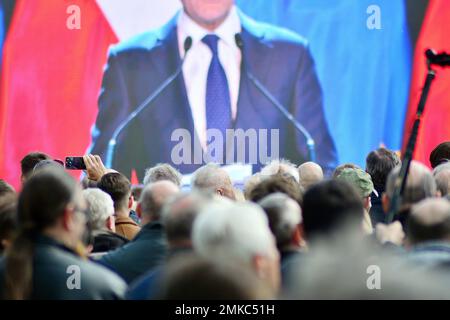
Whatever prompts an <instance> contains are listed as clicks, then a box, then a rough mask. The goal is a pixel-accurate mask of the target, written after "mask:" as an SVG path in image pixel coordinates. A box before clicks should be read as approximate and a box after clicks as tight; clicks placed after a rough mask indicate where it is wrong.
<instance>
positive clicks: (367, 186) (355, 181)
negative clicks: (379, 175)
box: [336, 168, 373, 198]
mask: <svg viewBox="0 0 450 320" xmlns="http://www.w3.org/2000/svg"><path fill="white" fill-rule="evenodd" d="M336 179H338V180H344V181H346V182H348V183H350V184H351V185H352V186H354V187H355V188H356V190H357V191H358V194H359V195H360V196H361V198H365V197H368V196H370V194H371V193H372V192H373V182H372V178H371V177H370V175H369V174H368V173H367V172H365V171H363V170H361V169H359V168H346V169H344V170H342V172H341V173H340V174H339V175H338V176H337V177H336Z"/></svg>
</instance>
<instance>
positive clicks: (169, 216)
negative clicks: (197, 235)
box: [161, 192, 220, 248]
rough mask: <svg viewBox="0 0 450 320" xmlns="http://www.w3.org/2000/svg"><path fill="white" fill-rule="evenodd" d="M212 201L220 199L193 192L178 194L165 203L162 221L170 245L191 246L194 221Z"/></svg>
mask: <svg viewBox="0 0 450 320" xmlns="http://www.w3.org/2000/svg"><path fill="white" fill-rule="evenodd" d="M212 201H220V200H218V199H217V197H213V195H212V194H208V193H200V192H191V193H181V194H179V195H176V196H174V197H173V198H172V199H170V200H169V201H168V202H167V203H166V204H165V205H164V207H163V209H162V211H161V222H162V224H163V225H164V230H165V233H166V237H167V241H168V243H169V246H170V247H172V248H174V247H181V246H183V247H186V246H189V247H190V246H191V234H192V227H193V225H194V221H195V219H196V218H197V216H198V215H199V213H200V212H201V211H202V210H203V209H204V208H205V206H206V205H207V204H209V203H211V202H212Z"/></svg>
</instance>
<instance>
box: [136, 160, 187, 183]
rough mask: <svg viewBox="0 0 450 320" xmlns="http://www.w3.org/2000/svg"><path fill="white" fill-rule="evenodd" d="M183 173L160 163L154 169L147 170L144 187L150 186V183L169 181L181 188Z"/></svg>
mask: <svg viewBox="0 0 450 320" xmlns="http://www.w3.org/2000/svg"><path fill="white" fill-rule="evenodd" d="M181 179H182V175H181V173H180V172H179V171H178V170H177V169H175V168H174V167H172V166H171V165H170V164H167V163H159V164H157V165H156V166H154V167H151V168H149V169H147V170H146V172H145V177H144V185H148V184H149V183H153V182H157V181H161V180H168V181H171V182H173V183H174V184H175V185H177V186H178V187H179V186H181Z"/></svg>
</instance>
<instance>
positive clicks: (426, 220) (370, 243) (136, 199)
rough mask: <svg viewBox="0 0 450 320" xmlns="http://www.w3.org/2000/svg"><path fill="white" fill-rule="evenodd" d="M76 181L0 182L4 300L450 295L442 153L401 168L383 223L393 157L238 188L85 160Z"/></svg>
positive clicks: (27, 172) (31, 168) (253, 180)
mask: <svg viewBox="0 0 450 320" xmlns="http://www.w3.org/2000/svg"><path fill="white" fill-rule="evenodd" d="M83 159H84V162H85V165H86V171H85V177H84V178H83V180H82V181H81V182H79V181H77V180H76V179H74V178H73V177H72V176H71V175H70V174H68V173H67V171H66V170H65V168H64V166H63V164H61V163H60V162H59V161H55V160H53V159H52V158H51V157H50V156H49V155H47V154H45V153H41V152H34V153H30V154H28V155H26V156H25V157H24V158H23V160H22V162H21V170H22V181H21V182H22V186H21V188H20V192H16V191H15V190H14V188H13V187H11V186H10V185H9V184H8V183H7V182H6V181H4V180H0V297H1V298H2V299H130V300H141V299H278V298H285V299H315V298H325V299H335V298H344V299H360V298H367V299H372V298H374V299H377V298H381V299H399V298H400V299H401V298H406V299H416V298H443V299H448V298H450V289H448V288H450V287H449V286H448V285H447V283H448V282H449V281H450V202H449V200H450V195H449V193H450V142H444V143H442V144H440V145H439V146H437V147H436V148H435V150H434V151H433V152H432V154H431V155H430V163H431V165H432V167H433V170H431V169H429V168H428V167H427V166H425V165H423V164H421V163H419V162H415V161H413V162H412V163H411V166H410V168H409V172H408V178H407V180H406V185H405V188H404V192H403V194H402V201H401V206H400V209H399V211H398V212H397V213H396V215H395V216H394V221H388V220H387V216H388V215H387V212H388V211H389V209H390V206H391V201H392V199H393V195H394V191H395V188H396V181H397V178H398V176H399V172H400V165H401V162H400V159H399V156H398V155H397V154H396V153H395V152H393V151H391V150H388V149H385V148H379V149H377V150H374V151H372V152H370V153H369V154H368V155H367V158H366V166H365V168H360V167H359V166H357V165H355V164H352V163H345V164H342V165H340V166H338V167H337V168H336V169H335V170H334V172H333V174H332V176H329V177H328V176H325V175H324V173H323V171H322V168H321V167H320V166H319V165H318V164H316V163H312V162H306V163H303V164H301V165H300V166H298V165H295V164H293V163H291V162H289V161H286V160H277V161H272V162H270V163H268V164H267V165H266V166H265V167H264V168H263V169H262V170H261V171H260V172H258V173H255V174H254V175H252V176H251V177H249V178H248V179H247V181H246V183H245V185H244V187H243V190H239V189H237V188H236V187H235V186H234V184H233V181H232V180H231V178H230V176H229V175H228V173H227V172H226V171H225V170H224V169H223V168H221V167H220V166H218V165H216V164H213V163H209V164H206V165H204V166H203V167H201V168H200V169H198V170H197V171H196V172H194V173H193V174H192V178H191V183H190V186H189V187H188V188H186V187H185V186H183V185H182V175H181V174H180V172H178V171H177V170H176V169H175V168H173V167H172V166H170V165H169V164H158V165H156V166H154V167H151V168H149V169H148V170H147V171H146V175H145V178H144V180H143V184H142V185H132V184H131V183H130V181H129V179H128V178H127V177H126V176H125V175H123V174H121V173H119V172H117V171H115V170H112V169H107V168H105V166H104V165H103V163H102V160H101V159H100V157H99V156H95V155H86V156H84V157H83Z"/></svg>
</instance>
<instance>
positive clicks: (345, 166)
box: [331, 163, 361, 179]
mask: <svg viewBox="0 0 450 320" xmlns="http://www.w3.org/2000/svg"><path fill="white" fill-rule="evenodd" d="M344 169H361V168H360V167H359V166H357V165H356V164H353V163H344V164H341V165H340V166H337V167H336V169H334V171H333V174H332V176H331V177H332V178H333V179H335V178H336V177H337V176H338V175H340V174H341V172H342V171H343V170H344Z"/></svg>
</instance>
